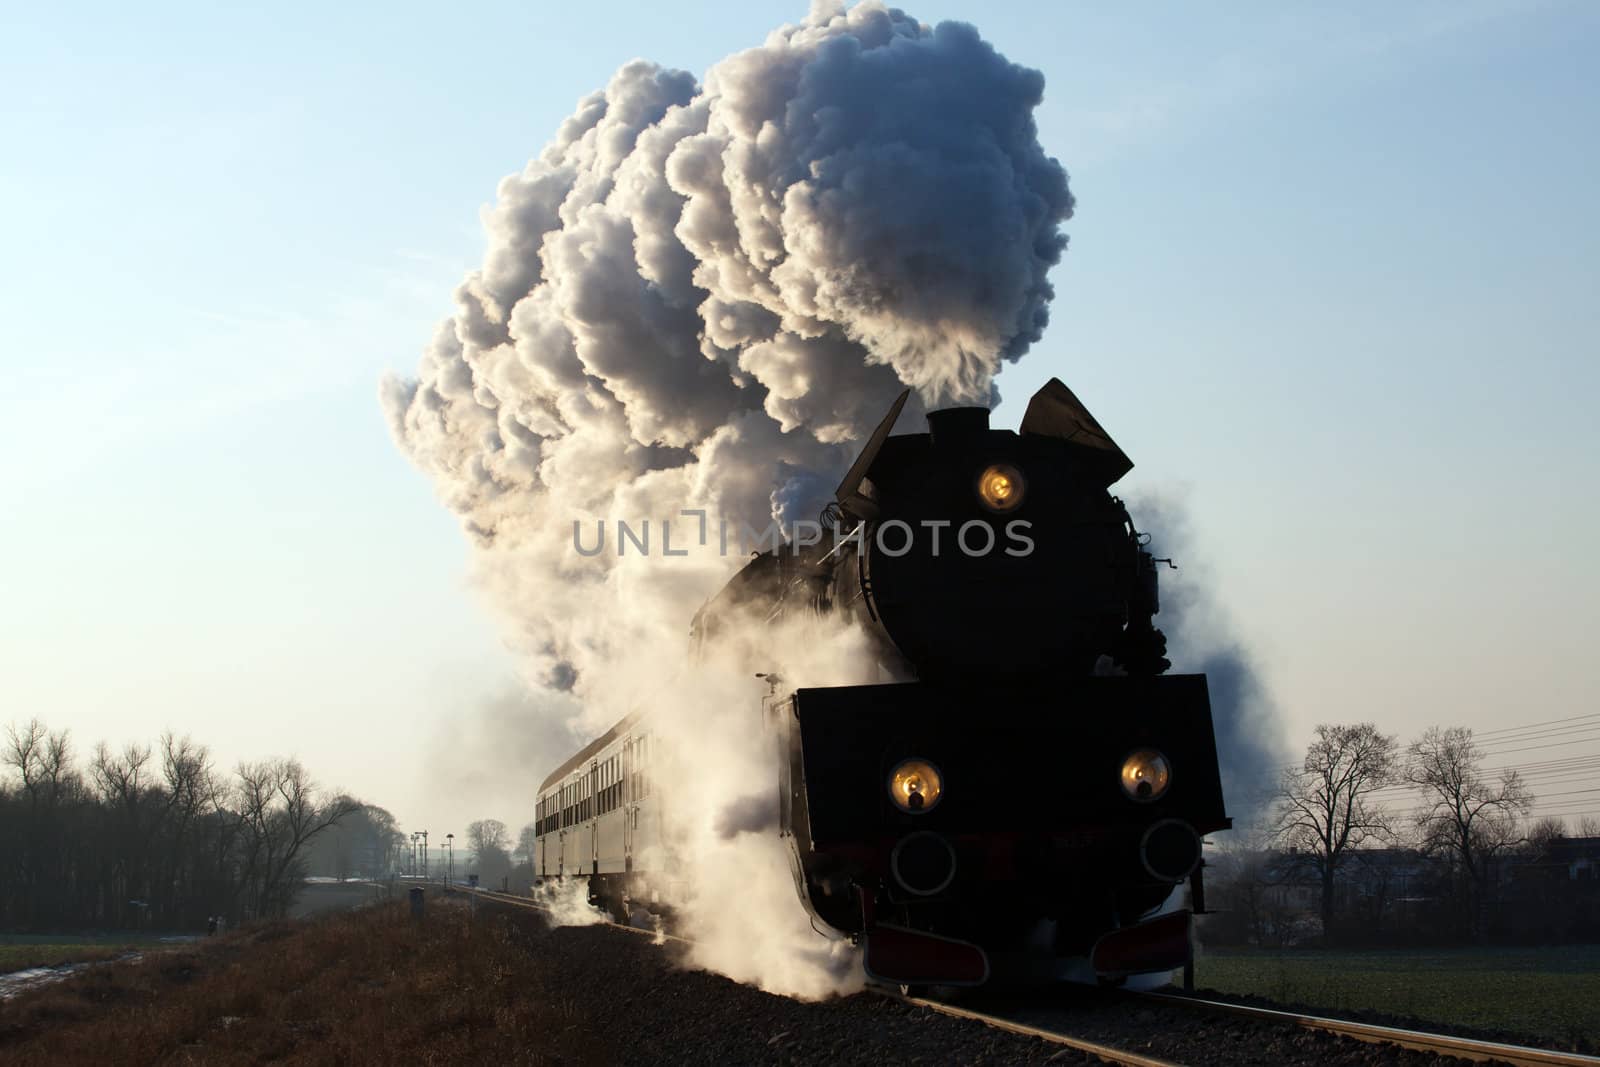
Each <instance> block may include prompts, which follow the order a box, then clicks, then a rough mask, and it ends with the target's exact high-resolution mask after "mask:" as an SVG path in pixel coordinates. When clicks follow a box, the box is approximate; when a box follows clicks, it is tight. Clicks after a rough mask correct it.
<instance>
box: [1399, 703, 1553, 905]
mask: <svg viewBox="0 0 1600 1067" xmlns="http://www.w3.org/2000/svg"><path fill="white" fill-rule="evenodd" d="M1405 776H1406V780H1407V781H1408V782H1410V783H1411V784H1412V785H1414V786H1416V788H1417V790H1418V792H1420V793H1421V794H1422V800H1423V807H1422V810H1421V812H1420V813H1419V814H1418V816H1417V830H1418V833H1419V836H1420V838H1421V844H1422V848H1423V850H1424V851H1426V852H1429V853H1431V854H1433V855H1435V856H1438V857H1441V858H1443V859H1445V860H1446V861H1447V862H1449V863H1450V864H1451V866H1452V867H1453V868H1454V869H1455V870H1457V871H1458V872H1459V873H1460V874H1461V875H1462V881H1463V882H1464V885H1465V888H1466V890H1467V894H1466V900H1465V903H1466V905H1467V908H1468V915H1469V924H1470V926H1471V927H1472V929H1473V931H1474V933H1475V934H1476V935H1478V936H1480V937H1481V936H1482V935H1483V933H1484V920H1483V917H1482V911H1483V907H1484V905H1486V904H1487V902H1488V891H1489V886H1490V881H1489V880H1490V874H1491V870H1492V865H1493V863H1494V859H1495V857H1496V856H1497V855H1499V854H1500V853H1501V852H1503V851H1505V850H1506V849H1508V848H1510V847H1511V846H1513V845H1516V844H1518V843H1519V842H1521V841H1522V840H1524V838H1522V837H1521V836H1520V835H1519V834H1518V832H1517V822H1518V819H1519V818H1520V817H1522V816H1524V815H1526V814H1527V813H1528V811H1529V810H1530V809H1531V808H1532V807H1533V794H1532V793H1531V792H1529V791H1528V788H1527V786H1525V785H1524V784H1523V782H1522V778H1521V776H1520V775H1518V774H1517V772H1516V771H1514V770H1508V771H1506V772H1505V773H1503V774H1502V775H1501V776H1500V780H1499V782H1498V783H1491V782H1489V781H1488V780H1487V779H1485V778H1484V776H1483V750H1482V749H1480V748H1479V747H1478V745H1477V743H1476V742H1475V741H1473V740H1472V731H1471V730H1468V729H1466V728H1464V727H1460V726H1452V727H1449V728H1444V727H1439V726H1435V727H1432V728H1430V729H1429V730H1428V731H1427V732H1426V733H1424V734H1423V735H1422V737H1421V738H1420V739H1418V740H1417V741H1415V742H1413V743H1412V745H1411V747H1410V749H1409V750H1408V758H1407V761H1406V769H1405Z"/></svg>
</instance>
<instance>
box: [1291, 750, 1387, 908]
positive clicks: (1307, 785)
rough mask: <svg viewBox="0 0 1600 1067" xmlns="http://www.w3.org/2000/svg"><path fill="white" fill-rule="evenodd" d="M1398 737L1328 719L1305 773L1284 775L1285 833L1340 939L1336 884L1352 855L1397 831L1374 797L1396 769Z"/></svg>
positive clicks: (1309, 755) (1302, 769)
mask: <svg viewBox="0 0 1600 1067" xmlns="http://www.w3.org/2000/svg"><path fill="white" fill-rule="evenodd" d="M1396 763H1397V760H1396V746H1395V739H1394V738H1393V737H1391V736H1389V735H1387V734H1384V733H1381V732H1379V730H1378V728H1377V727H1376V726H1375V725H1373V724H1372V723H1370V722H1363V723H1356V724H1354V725H1350V726H1338V725H1333V724H1330V723H1323V724H1322V725H1320V726H1318V727H1317V732H1316V737H1315V738H1314V739H1313V740H1312V742H1311V745H1310V747H1308V748H1307V749H1306V756H1305V760H1304V761H1303V762H1302V763H1301V765H1300V768H1299V769H1298V770H1294V769H1291V770H1288V771H1285V772H1284V774H1283V779H1282V782H1281V784H1280V786H1279V791H1278V805H1279V823H1278V828H1277V829H1278V837H1279V840H1280V841H1282V842H1283V843H1284V844H1286V845H1288V846H1290V847H1292V848H1295V849H1297V850H1300V851H1301V852H1303V853H1304V854H1305V856H1306V858H1307V859H1306V861H1307V862H1308V863H1309V864H1310V865H1311V867H1312V869H1313V871H1314V872H1315V874H1316V876H1317V879H1318V882H1319V883H1320V884H1321V888H1322V933H1323V937H1324V938H1331V937H1332V936H1333V920H1334V899H1335V898H1334V885H1335V880H1336V878H1337V876H1338V872H1339V868H1340V866H1341V865H1342V864H1343V863H1344V860H1345V857H1346V854H1347V853H1348V852H1349V850H1351V849H1353V848H1358V847H1360V846H1361V844H1362V843H1364V842H1365V841H1367V840H1369V839H1371V838H1384V837H1387V836H1388V835H1389V833H1390V829H1391V827H1390V823H1391V821H1392V819H1391V816H1390V814H1389V812H1388V811H1387V810H1386V809H1385V808H1384V807H1383V805H1382V804H1379V803H1378V802H1377V801H1376V799H1375V798H1374V796H1373V794H1375V793H1376V792H1377V791H1378V790H1380V789H1382V788H1383V787H1384V786H1386V785H1388V784H1389V783H1390V782H1391V781H1392V780H1393V778H1394V775H1395V770H1396Z"/></svg>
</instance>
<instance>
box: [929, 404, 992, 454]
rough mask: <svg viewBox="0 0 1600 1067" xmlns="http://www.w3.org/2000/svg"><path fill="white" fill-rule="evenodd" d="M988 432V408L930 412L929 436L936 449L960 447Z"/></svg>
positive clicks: (947, 409)
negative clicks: (961, 444) (965, 442)
mask: <svg viewBox="0 0 1600 1067" xmlns="http://www.w3.org/2000/svg"><path fill="white" fill-rule="evenodd" d="M988 432H989V409H988V408H944V409H942V410H940V411H930V412H928V434H929V436H930V437H931V438H932V440H933V447H934V448H942V447H945V446H955V445H959V444H960V443H962V442H963V441H967V440H970V439H972V438H974V437H980V436H982V435H983V434H986V433H988Z"/></svg>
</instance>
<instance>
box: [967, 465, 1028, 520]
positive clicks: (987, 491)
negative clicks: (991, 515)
mask: <svg viewBox="0 0 1600 1067" xmlns="http://www.w3.org/2000/svg"><path fill="white" fill-rule="evenodd" d="M1026 491H1027V486H1026V485H1025V484H1024V483H1023V480H1022V472H1021V471H1019V470H1017V468H1015V467H1013V466H1012V465H1011V464H1009V463H993V464H990V465H989V466H987V467H985V468H984V469H983V473H982V474H980V475H978V499H979V500H981V501H983V506H984V507H986V508H988V509H989V510H990V511H1012V510H1014V509H1015V508H1016V507H1017V505H1019V504H1021V503H1022V498H1023V496H1024V495H1025V493H1026Z"/></svg>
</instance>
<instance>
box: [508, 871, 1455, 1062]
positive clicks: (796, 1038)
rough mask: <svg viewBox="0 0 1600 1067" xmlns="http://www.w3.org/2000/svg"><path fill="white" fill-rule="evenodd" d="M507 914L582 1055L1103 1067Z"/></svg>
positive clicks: (1016, 1039) (1219, 1049)
mask: <svg viewBox="0 0 1600 1067" xmlns="http://www.w3.org/2000/svg"><path fill="white" fill-rule="evenodd" d="M481 906H482V907H483V908H484V910H485V913H486V914H487V913H488V912H489V911H490V910H491V909H492V910H493V912H494V913H496V914H498V915H502V916H504V917H505V918H506V919H507V921H508V923H509V924H510V927H511V930H513V931H514V935H513V936H515V937H516V938H517V939H518V941H519V943H520V944H521V945H522V946H523V947H525V948H526V950H527V952H528V953H529V954H530V956H533V957H535V958H536V959H537V960H538V961H539V963H540V965H541V966H549V967H553V968H557V969H558V971H559V973H560V974H562V975H563V976H565V977H566V980H567V981H570V988H571V990H572V1000H571V1007H570V1009H569V1010H570V1011H571V1014H572V1023H571V1025H572V1026H574V1027H578V1028H581V1033H582V1034H583V1035H584V1038H583V1039H582V1040H583V1041H584V1043H585V1048H586V1052H590V1053H592V1054H593V1055H594V1057H595V1060H596V1061H597V1062H609V1063H685V1064H701V1063H704V1064H719V1065H720V1064H742V1063H806V1064H811V1063H816V1064H824V1063H825V1064H943V1063H961V1064H1010V1063H1016V1064H1029V1063H1057V1064H1063V1063H1064V1064H1073V1063H1098V1062H1100V1061H1099V1060H1098V1059H1096V1058H1094V1057H1092V1056H1089V1055H1087V1054H1084V1053H1081V1052H1078V1051H1077V1050H1074V1049H1071V1048H1068V1047H1066V1046H1063V1045H1060V1044H1056V1043H1052V1042H1048V1041H1045V1040H1043V1039H1037V1038H1030V1037H1025V1036H1021V1035H1017V1034H1012V1033H1007V1032H1004V1031H1001V1030H997V1029H995V1028H994V1027H991V1026H987V1025H985V1024H984V1023H981V1022H976V1021H972V1020H965V1019H958V1018H953V1017H950V1016H947V1015H944V1014H941V1013H939V1012H937V1011H934V1010H931V1009H928V1008H925V1007H920V1006H917V1005H913V1004H907V1003H904V1002H902V1001H899V1000H897V999H893V998H890V997H885V996H883V995H880V994H878V993H875V992H865V993H859V994H856V995H855V996H851V997H844V998H838V999H834V1000H830V1001H824V1002H818V1003H808V1002H803V1001H798V1000H793V999H790V998H787V997H781V996H774V995H772V994H768V993H764V992H762V991H761V990H759V989H755V988H753V987H751V986H745V985H740V984H738V983H736V982H733V981H731V980H729V979H727V978H724V977H722V976H720V975H715V974H710V973H707V972H704V971H697V970H691V969H687V968H685V967H684V966H682V965H681V963H680V962H679V960H680V958H681V956H682V954H683V949H682V947H681V946H675V945H674V944H673V943H671V942H668V943H667V944H666V945H661V946H658V945H655V944H652V943H651V941H650V940H649V939H648V938H646V937H640V936H637V935H635V934H631V933H629V932H626V931H622V930H617V929H614V928H611V927H607V926H583V927H556V928H553V929H552V928H550V927H548V926H547V925H546V923H545V921H544V919H543V917H542V915H540V913H538V912H534V911H528V910H525V909H520V908H515V907H512V906H506V905H493V904H491V903H489V902H481ZM960 1003H961V1005H962V1006H963V1007H965V1008H968V1009H970V1010H977V1011H984V1012H989V1013H992V1014H996V1015H1001V1016H1003V1017H1007V1018H1011V1019H1013V1020H1016V1021H1019V1022H1025V1023H1029V1024H1032V1025H1036V1026H1041V1027H1045V1028H1049V1029H1054V1030H1059V1031H1061V1032H1063V1033H1067V1034H1070V1035H1072V1036H1073V1037H1077V1038H1080V1039H1083V1040H1088V1041H1093V1042H1098V1043H1101V1044H1105V1045H1111V1046H1115V1047H1119V1048H1124V1049H1127V1050H1129V1051H1133V1052H1138V1053H1141V1054H1143V1055H1147V1056H1154V1057H1157V1058H1161V1059H1165V1060H1170V1061H1173V1062H1176V1063H1184V1064H1196V1065H1213V1064H1215V1065H1224V1064H1228V1065H1232V1064H1244V1065H1250V1064H1262V1065H1267V1064H1273V1065H1277V1064H1297V1063H1300V1064H1334V1065H1341V1064H1352V1065H1353V1064H1363V1065H1365V1064H1380V1063H1382V1064H1391V1063H1392V1064H1401V1065H1413V1064H1414V1065H1440V1064H1449V1063H1459V1062H1464V1061H1459V1060H1454V1059H1448V1058H1441V1057H1438V1056H1434V1055H1430V1054H1426V1053H1419V1052H1408V1051H1404V1050H1401V1049H1396V1048H1393V1047H1389V1046H1380V1045H1371V1044H1366V1043H1363V1042H1358V1041H1353V1040H1350V1039H1346V1038H1339V1037H1334V1036H1331V1035H1327V1034H1321V1033H1315V1032H1310V1031H1306V1030H1301V1029H1297V1028H1292V1027H1286V1026H1282V1025H1277V1024H1268V1023H1260V1022H1254V1021H1251V1020H1246V1019H1239V1018H1236V1017H1225V1016H1207V1015H1200V1014H1198V1013H1196V1012H1195V1011H1194V1010H1193V1009H1191V1008H1183V1007H1165V1006H1146V1005H1139V1004H1130V1003H1128V1002H1127V1001H1126V1000H1124V999H1122V998H1118V997H1115V996H1110V995H1105V994H1101V993H1098V992H1097V991H1095V990H1084V991H1083V992H1082V994H1081V995H1075V994H1074V993H1073V992H1072V991H1070V990H1069V991H1057V992H1055V993H1052V994H1050V995H1049V996H1048V997H1040V996H1037V995H1036V996H1032V997H1029V998H1027V999H1026V1000H1025V1001H1023V1002H1022V1003H1020V1004H1019V1003H1018V1002H1017V1001H1015V999H1014V998H1013V999H1010V1000H1001V999H1000V998H996V997H978V996H973V997H968V998H966V999H964V1000H962V1001H961V1002H960Z"/></svg>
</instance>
